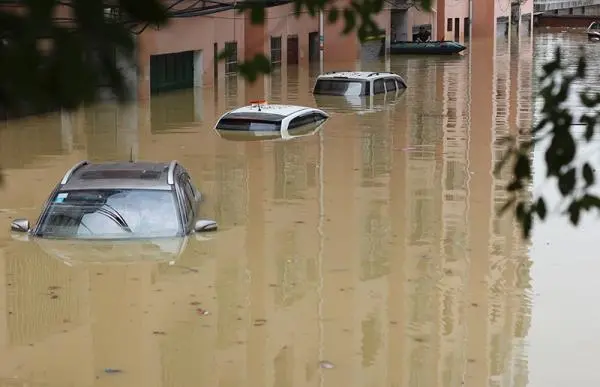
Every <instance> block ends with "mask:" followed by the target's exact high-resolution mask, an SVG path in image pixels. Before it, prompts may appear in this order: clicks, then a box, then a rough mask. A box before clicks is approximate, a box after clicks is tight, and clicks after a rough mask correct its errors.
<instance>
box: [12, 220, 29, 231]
mask: <svg viewBox="0 0 600 387" xmlns="http://www.w3.org/2000/svg"><path fill="white" fill-rule="evenodd" d="M10 230H11V231H16V232H27V231H29V221H28V220H27V219H15V220H13V221H12V222H11V223H10Z"/></svg>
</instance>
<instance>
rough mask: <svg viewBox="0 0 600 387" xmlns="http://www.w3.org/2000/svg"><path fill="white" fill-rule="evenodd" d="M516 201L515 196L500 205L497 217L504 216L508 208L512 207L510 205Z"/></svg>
mask: <svg viewBox="0 0 600 387" xmlns="http://www.w3.org/2000/svg"><path fill="white" fill-rule="evenodd" d="M516 200H517V198H516V197H515V196H513V197H511V198H510V199H508V200H507V201H506V202H504V204H503V205H502V207H500V209H499V210H498V214H499V215H504V213H505V212H506V211H507V210H508V209H509V208H510V207H512V205H513V204H514V203H515V201H516Z"/></svg>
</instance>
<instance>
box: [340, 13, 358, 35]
mask: <svg viewBox="0 0 600 387" xmlns="http://www.w3.org/2000/svg"><path fill="white" fill-rule="evenodd" d="M344 21H345V24H344V29H343V30H342V34H344V35H348V34H349V33H350V32H351V31H352V30H353V29H354V27H356V16H355V15H354V12H353V11H352V10H351V9H349V8H345V9H344Z"/></svg>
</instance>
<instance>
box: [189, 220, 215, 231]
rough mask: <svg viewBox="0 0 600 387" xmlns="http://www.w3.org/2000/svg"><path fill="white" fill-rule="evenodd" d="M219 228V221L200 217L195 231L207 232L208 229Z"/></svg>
mask: <svg viewBox="0 0 600 387" xmlns="http://www.w3.org/2000/svg"><path fill="white" fill-rule="evenodd" d="M216 230H217V222H215V221H214V220H209V219H200V220H197V221H196V224H195V225H194V231H196V232H207V231H216Z"/></svg>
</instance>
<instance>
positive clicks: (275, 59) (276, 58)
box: [271, 36, 281, 66]
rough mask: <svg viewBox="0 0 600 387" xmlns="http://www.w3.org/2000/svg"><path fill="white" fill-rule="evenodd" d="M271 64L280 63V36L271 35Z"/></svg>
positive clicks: (276, 64)
mask: <svg viewBox="0 0 600 387" xmlns="http://www.w3.org/2000/svg"><path fill="white" fill-rule="evenodd" d="M271 64H273V65H275V66H279V65H281V36H277V37H275V36H271Z"/></svg>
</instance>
